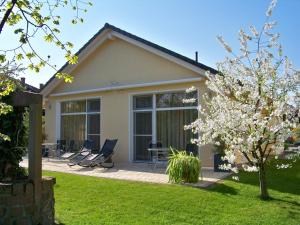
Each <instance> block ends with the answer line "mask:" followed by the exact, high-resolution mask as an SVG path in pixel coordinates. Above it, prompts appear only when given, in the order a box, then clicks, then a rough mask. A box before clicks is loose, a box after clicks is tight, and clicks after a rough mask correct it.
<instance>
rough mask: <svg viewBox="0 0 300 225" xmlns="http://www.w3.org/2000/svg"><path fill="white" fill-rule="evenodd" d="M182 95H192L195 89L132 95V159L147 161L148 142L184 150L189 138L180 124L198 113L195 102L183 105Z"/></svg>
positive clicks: (188, 132) (191, 96)
mask: <svg viewBox="0 0 300 225" xmlns="http://www.w3.org/2000/svg"><path fill="white" fill-rule="evenodd" d="M186 98H196V99H197V92H195V93H193V94H187V93H185V91H177V92H166V93H157V94H149V95H141V96H134V97H133V128H134V129H133V145H134V146H133V148H134V160H150V154H149V152H148V148H149V144H150V143H151V142H153V143H156V142H160V143H162V146H163V147H173V148H176V149H185V148H186V145H187V144H188V143H190V140H191V139H192V138H193V134H192V132H191V131H185V130H184V125H187V124H190V123H191V122H193V121H194V120H196V118H197V116H198V112H197V102H195V103H188V104H184V103H183V102H182V101H183V99H186Z"/></svg>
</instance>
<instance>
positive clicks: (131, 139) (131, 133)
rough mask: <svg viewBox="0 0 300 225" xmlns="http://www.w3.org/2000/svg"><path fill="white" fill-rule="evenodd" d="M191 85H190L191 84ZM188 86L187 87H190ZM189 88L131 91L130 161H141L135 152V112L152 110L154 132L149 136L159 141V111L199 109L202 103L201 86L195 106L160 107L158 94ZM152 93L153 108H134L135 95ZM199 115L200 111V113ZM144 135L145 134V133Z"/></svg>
mask: <svg viewBox="0 0 300 225" xmlns="http://www.w3.org/2000/svg"><path fill="white" fill-rule="evenodd" d="M189 87H190V86H189ZM189 87H187V88H189ZM187 88H184V89H183V88H182V89H174V90H161V91H150V92H137V93H131V94H130V119H131V121H130V141H129V149H130V155H129V159H130V161H141V160H135V159H134V158H135V156H134V154H135V152H134V148H135V147H134V144H135V143H134V137H135V136H134V126H135V124H134V113H135V112H152V134H151V135H149V136H152V142H154V143H155V142H157V141H158V140H157V125H156V123H157V112H158V111H169V110H186V109H195V110H197V109H198V106H199V105H200V91H199V88H196V90H195V91H196V96H197V100H196V102H197V104H196V105H195V106H183V107H165V108H163V107H162V108H158V107H157V104H156V95H158V94H165V93H176V92H185V91H186V89H187ZM146 95H151V96H152V108H149V109H135V108H134V97H138V96H146ZM198 116H199V113H198ZM143 136H144V135H143Z"/></svg>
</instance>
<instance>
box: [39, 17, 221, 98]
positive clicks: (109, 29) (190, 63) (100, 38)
mask: <svg viewBox="0 0 300 225" xmlns="http://www.w3.org/2000/svg"><path fill="white" fill-rule="evenodd" d="M116 37H117V38H119V39H122V40H124V41H127V42H129V43H131V44H133V45H136V46H138V47H141V48H143V49H145V50H147V51H150V52H152V53H154V54H157V55H160V56H162V57H163V58H166V59H168V60H170V61H172V62H175V63H177V64H179V65H181V66H183V67H185V68H188V69H190V70H192V71H195V72H197V73H198V74H199V75H202V76H204V72H205V71H207V70H209V71H211V72H212V73H216V72H217V71H216V70H215V69H213V68H211V67H208V66H206V65H204V64H201V63H199V62H196V61H194V60H192V59H190V58H187V57H185V56H183V55H180V54H178V53H176V52H173V51H171V50H169V49H166V48H164V47H161V46H159V45H157V44H154V43H152V42H150V41H147V40H145V39H142V38H140V37H137V36H135V35H133V34H131V33H128V32H126V31H124V30H121V29H119V28H117V27H115V26H112V25H110V24H108V23H106V24H105V26H104V27H103V28H102V29H101V30H99V31H98V32H97V33H96V34H95V35H94V36H93V37H92V38H91V39H90V40H89V41H88V42H87V43H86V44H85V45H84V46H83V47H82V48H81V49H80V50H79V51H78V52H77V53H76V55H78V63H77V64H75V65H70V64H68V63H66V64H65V65H64V66H63V67H62V68H61V69H60V70H59V72H65V73H72V71H74V70H75V69H76V68H77V67H78V66H79V65H80V64H81V63H82V62H83V61H84V60H85V59H86V58H87V57H88V56H89V55H91V54H92V53H93V52H94V51H95V50H96V49H97V48H98V47H99V46H100V45H102V44H103V43H104V42H105V41H106V40H114V39H115V38H116ZM60 82H61V80H60V79H57V78H56V77H55V75H54V76H52V77H51V78H50V79H49V81H48V82H47V83H46V85H45V86H44V87H43V89H42V90H41V93H42V94H43V95H44V96H45V95H46V96H47V95H48V94H49V93H50V92H51V91H52V90H53V89H54V88H56V87H57V86H58V85H59V84H60Z"/></svg>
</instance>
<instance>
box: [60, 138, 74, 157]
mask: <svg viewBox="0 0 300 225" xmlns="http://www.w3.org/2000/svg"><path fill="white" fill-rule="evenodd" d="M74 150H75V141H74V140H70V142H69V145H68V147H67V148H66V151H64V152H63V154H61V155H60V158H61V159H70V158H71V157H72V156H74V155H75V154H76V152H74Z"/></svg>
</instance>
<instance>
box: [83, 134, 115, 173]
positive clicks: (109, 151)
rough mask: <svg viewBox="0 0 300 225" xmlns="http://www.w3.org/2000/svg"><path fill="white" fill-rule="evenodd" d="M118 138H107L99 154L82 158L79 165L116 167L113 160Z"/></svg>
mask: <svg viewBox="0 0 300 225" xmlns="http://www.w3.org/2000/svg"><path fill="white" fill-rule="evenodd" d="M117 142H118V139H113V140H109V139H106V140H105V142H104V144H103V146H102V148H101V150H100V151H99V153H98V154H90V155H88V156H87V157H85V158H84V159H83V160H81V161H80V162H79V163H78V165H80V166H83V167H94V166H101V167H104V168H112V167H114V162H113V161H112V155H113V154H114V149H115V146H116V144H117Z"/></svg>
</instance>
